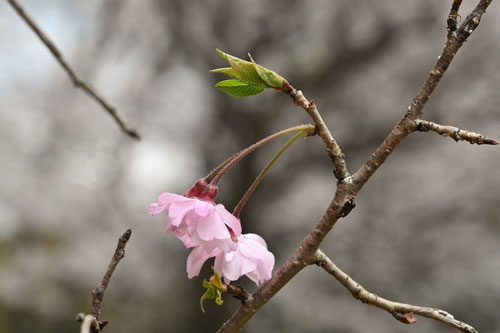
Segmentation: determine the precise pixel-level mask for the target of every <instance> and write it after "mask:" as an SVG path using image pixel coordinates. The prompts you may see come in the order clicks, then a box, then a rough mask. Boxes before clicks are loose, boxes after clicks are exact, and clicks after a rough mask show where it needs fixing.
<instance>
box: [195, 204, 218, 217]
mask: <svg viewBox="0 0 500 333" xmlns="http://www.w3.org/2000/svg"><path fill="white" fill-rule="evenodd" d="M213 210H214V205H213V204H212V203H210V202H207V201H201V200H194V212H195V213H196V214H197V215H198V216H207V215H208V214H210V213H211V212H212V211H213Z"/></svg>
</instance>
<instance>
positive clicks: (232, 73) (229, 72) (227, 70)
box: [210, 67, 237, 79]
mask: <svg viewBox="0 0 500 333" xmlns="http://www.w3.org/2000/svg"><path fill="white" fill-rule="evenodd" d="M210 73H222V74H226V75H229V76H232V77H234V78H236V79H237V77H236V72H235V71H234V69H232V68H231V67H224V68H217V69H212V70H210Z"/></svg>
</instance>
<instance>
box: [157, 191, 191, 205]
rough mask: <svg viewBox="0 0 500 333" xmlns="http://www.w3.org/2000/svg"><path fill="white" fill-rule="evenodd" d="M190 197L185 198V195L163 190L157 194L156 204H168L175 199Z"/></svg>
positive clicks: (183, 199)
mask: <svg viewBox="0 0 500 333" xmlns="http://www.w3.org/2000/svg"><path fill="white" fill-rule="evenodd" d="M189 200H191V199H189V198H186V197H185V196H182V195H178V194H175V193H169V192H164V193H162V194H160V195H159V196H158V205H160V206H167V209H168V207H169V206H170V204H172V203H173V202H176V201H189Z"/></svg>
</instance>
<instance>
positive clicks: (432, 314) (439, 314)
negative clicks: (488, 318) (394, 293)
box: [316, 249, 477, 333]
mask: <svg viewBox="0 0 500 333" xmlns="http://www.w3.org/2000/svg"><path fill="white" fill-rule="evenodd" d="M316 265H318V266H321V267H322V268H323V269H324V270H325V271H326V272H327V273H329V274H330V275H332V276H333V277H334V278H336V279H337V280H338V281H339V282H340V283H341V284H342V285H343V286H344V287H346V288H347V289H348V290H349V291H350V292H351V293H352V296H353V297H354V298H356V299H358V300H360V301H361V302H363V303H366V304H370V305H374V306H376V307H378V308H380V309H383V310H386V311H387V312H389V313H390V314H392V315H393V316H394V318H396V319H397V320H399V321H401V322H403V323H405V324H413V323H415V322H416V319H415V318H413V317H412V314H416V315H420V316H423V317H427V318H430V319H434V320H437V321H440V322H442V323H444V324H446V325H449V326H452V327H455V328H456V329H459V330H461V331H463V332H469V333H477V331H476V330H475V329H474V328H473V327H472V326H470V325H468V324H466V323H464V322H461V321H459V320H456V319H455V318H454V317H453V316H452V315H451V314H449V313H448V312H446V311H443V310H440V309H436V308H430V307H425V306H417V305H411V304H405V303H399V302H394V301H391V300H388V299H385V298H383V297H380V296H378V295H376V294H374V293H371V292H369V291H368V290H366V289H365V288H364V287H363V286H361V285H360V284H359V283H357V282H356V281H354V280H353V279H352V278H351V277H350V276H349V275H348V274H346V273H344V272H343V271H342V270H340V268H338V267H337V266H336V265H335V264H334V263H333V261H331V260H330V258H328V257H327V256H326V254H324V253H323V251H321V250H319V249H318V250H317V251H316Z"/></svg>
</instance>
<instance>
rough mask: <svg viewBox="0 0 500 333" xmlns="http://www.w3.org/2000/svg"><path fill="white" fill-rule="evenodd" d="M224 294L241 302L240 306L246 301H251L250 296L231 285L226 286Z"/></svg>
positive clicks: (239, 287)
mask: <svg viewBox="0 0 500 333" xmlns="http://www.w3.org/2000/svg"><path fill="white" fill-rule="evenodd" d="M225 286H226V292H227V293H228V294H230V295H232V296H233V297H234V298H236V299H237V300H240V301H241V304H245V303H246V302H247V301H249V300H250V301H251V300H252V294H250V293H249V292H248V291H246V290H245V289H244V288H243V287H241V286H239V285H237V284H235V283H233V284H226V285H225Z"/></svg>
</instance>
